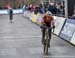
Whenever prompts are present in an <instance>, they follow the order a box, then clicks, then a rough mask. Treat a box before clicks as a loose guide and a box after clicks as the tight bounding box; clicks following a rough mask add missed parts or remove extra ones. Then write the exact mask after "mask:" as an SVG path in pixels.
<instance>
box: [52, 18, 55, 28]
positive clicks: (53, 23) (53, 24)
mask: <svg viewBox="0 0 75 58" xmlns="http://www.w3.org/2000/svg"><path fill="white" fill-rule="evenodd" d="M51 24H52V26H53V27H54V28H55V22H54V18H53V17H52V22H51Z"/></svg>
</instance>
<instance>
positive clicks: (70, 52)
mask: <svg viewBox="0 0 75 58" xmlns="http://www.w3.org/2000/svg"><path fill="white" fill-rule="evenodd" d="M0 58H75V47H74V46H72V45H70V44H69V43H67V42H65V41H64V40H62V39H60V38H58V37H57V36H55V35H52V40H51V47H50V48H49V55H48V56H46V55H44V53H43V46H42V44H41V30H40V27H39V26H37V25H35V24H33V23H31V21H29V20H28V19H26V18H24V17H23V16H22V15H21V14H17V15H14V20H13V23H10V21H9V18H8V15H0Z"/></svg>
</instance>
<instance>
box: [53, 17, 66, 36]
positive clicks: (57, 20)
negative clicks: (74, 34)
mask: <svg viewBox="0 0 75 58" xmlns="http://www.w3.org/2000/svg"><path fill="white" fill-rule="evenodd" d="M53 17H54V20H55V30H54V34H56V35H59V33H60V31H61V29H62V26H63V24H64V22H65V20H66V19H65V18H63V17H57V16H53Z"/></svg>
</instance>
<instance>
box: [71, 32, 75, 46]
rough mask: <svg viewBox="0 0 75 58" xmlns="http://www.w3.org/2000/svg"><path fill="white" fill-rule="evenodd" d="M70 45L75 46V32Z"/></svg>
mask: <svg viewBox="0 0 75 58" xmlns="http://www.w3.org/2000/svg"><path fill="white" fill-rule="evenodd" d="M71 43H72V44H74V45H75V32H74V34H73V37H72V39H71Z"/></svg>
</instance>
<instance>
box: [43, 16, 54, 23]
mask: <svg viewBox="0 0 75 58" xmlns="http://www.w3.org/2000/svg"><path fill="white" fill-rule="evenodd" d="M43 20H44V22H51V21H52V20H54V18H53V16H50V18H47V16H46V15H45V16H44V17H43Z"/></svg>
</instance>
